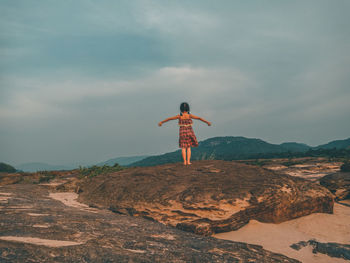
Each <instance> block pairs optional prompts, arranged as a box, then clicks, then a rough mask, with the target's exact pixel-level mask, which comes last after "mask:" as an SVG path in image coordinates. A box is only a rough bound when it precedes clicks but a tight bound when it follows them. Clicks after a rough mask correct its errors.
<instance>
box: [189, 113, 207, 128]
mask: <svg viewBox="0 0 350 263" xmlns="http://www.w3.org/2000/svg"><path fill="white" fill-rule="evenodd" d="M190 117H191V118H192V119H196V120H200V121H202V122H205V123H206V124H208V126H211V122H209V121H207V120H205V119H202V118H201V117H198V116H195V115H193V114H190Z"/></svg>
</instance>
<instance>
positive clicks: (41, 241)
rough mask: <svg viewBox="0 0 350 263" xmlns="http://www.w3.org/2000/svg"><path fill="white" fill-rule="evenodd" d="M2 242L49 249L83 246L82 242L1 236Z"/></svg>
mask: <svg viewBox="0 0 350 263" xmlns="http://www.w3.org/2000/svg"><path fill="white" fill-rule="evenodd" d="M0 239H1V240H6V241H13V242H21V243H29V244H34V245H39V246H47V247H65V246H76V245H81V244H83V243H81V242H74V241H66V240H55V239H44V238H37V237H18V236H0Z"/></svg>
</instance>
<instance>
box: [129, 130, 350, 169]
mask: <svg viewBox="0 0 350 263" xmlns="http://www.w3.org/2000/svg"><path fill="white" fill-rule="evenodd" d="M334 148H336V151H338V152H334V151H332V149H334ZM341 150H343V151H341ZM349 151H350V138H349V139H346V140H338V141H332V142H329V143H327V144H324V145H320V146H317V147H311V146H308V145H306V144H303V143H297V142H286V143H282V144H271V143H268V142H265V141H263V140H261V139H254V138H245V137H233V136H226V137H214V138H209V139H207V140H204V141H201V142H199V145H198V147H197V148H192V158H191V159H192V160H226V161H230V160H241V159H255V158H288V157H304V156H332V157H336V156H348V155H349ZM181 161H182V158H181V154H180V150H177V151H174V152H170V153H166V154H162V155H158V156H150V157H147V158H145V159H143V160H141V161H137V162H134V163H132V164H130V165H129V166H153V165H159V164H165V163H175V162H181Z"/></svg>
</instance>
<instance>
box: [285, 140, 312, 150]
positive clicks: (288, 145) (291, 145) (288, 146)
mask: <svg viewBox="0 0 350 263" xmlns="http://www.w3.org/2000/svg"><path fill="white" fill-rule="evenodd" d="M280 146H281V147H282V148H284V149H285V150H286V151H291V152H305V151H307V150H309V149H311V148H312V147H310V146H309V145H307V144H304V143H297V142H285V143H281V144H280Z"/></svg>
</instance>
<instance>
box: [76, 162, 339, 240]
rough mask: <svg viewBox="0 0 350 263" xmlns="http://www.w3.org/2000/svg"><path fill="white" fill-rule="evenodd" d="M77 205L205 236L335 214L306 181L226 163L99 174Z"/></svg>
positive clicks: (325, 194)
mask: <svg viewBox="0 0 350 263" xmlns="http://www.w3.org/2000/svg"><path fill="white" fill-rule="evenodd" d="M79 189H80V190H79V191H80V193H79V201H81V202H83V203H85V204H88V205H90V206H94V207H101V208H108V209H110V210H112V211H114V212H117V213H121V214H127V215H134V216H139V217H144V218H148V219H152V220H155V221H158V222H161V223H163V224H166V225H169V226H174V227H177V228H179V229H182V230H185V231H189V232H194V233H197V234H201V235H212V234H213V233H220V232H228V231H232V230H237V229H239V228H241V227H242V226H244V225H245V224H247V223H248V222H249V220H252V219H254V220H258V221H260V222H266V223H280V222H283V221H287V220H290V219H293V218H297V217H301V216H305V215H309V214H311V213H332V212H333V204H334V200H333V196H332V194H331V193H330V192H329V191H328V190H327V189H326V188H324V187H322V186H320V185H319V184H317V183H315V182H311V181H308V180H305V179H302V178H298V177H293V176H289V175H283V174H280V173H277V172H274V171H271V170H267V169H264V168H261V167H258V166H252V165H247V164H242V163H238V162H227V161H217V160H215V161H214V160H213V161H195V162H193V164H192V165H190V166H184V165H182V164H179V163H177V164H166V165H161V166H154V167H138V168H130V169H126V170H122V171H119V172H116V173H111V174H106V175H99V176H96V177H94V178H91V179H88V180H86V181H84V182H82V183H81V184H80V188H79Z"/></svg>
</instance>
